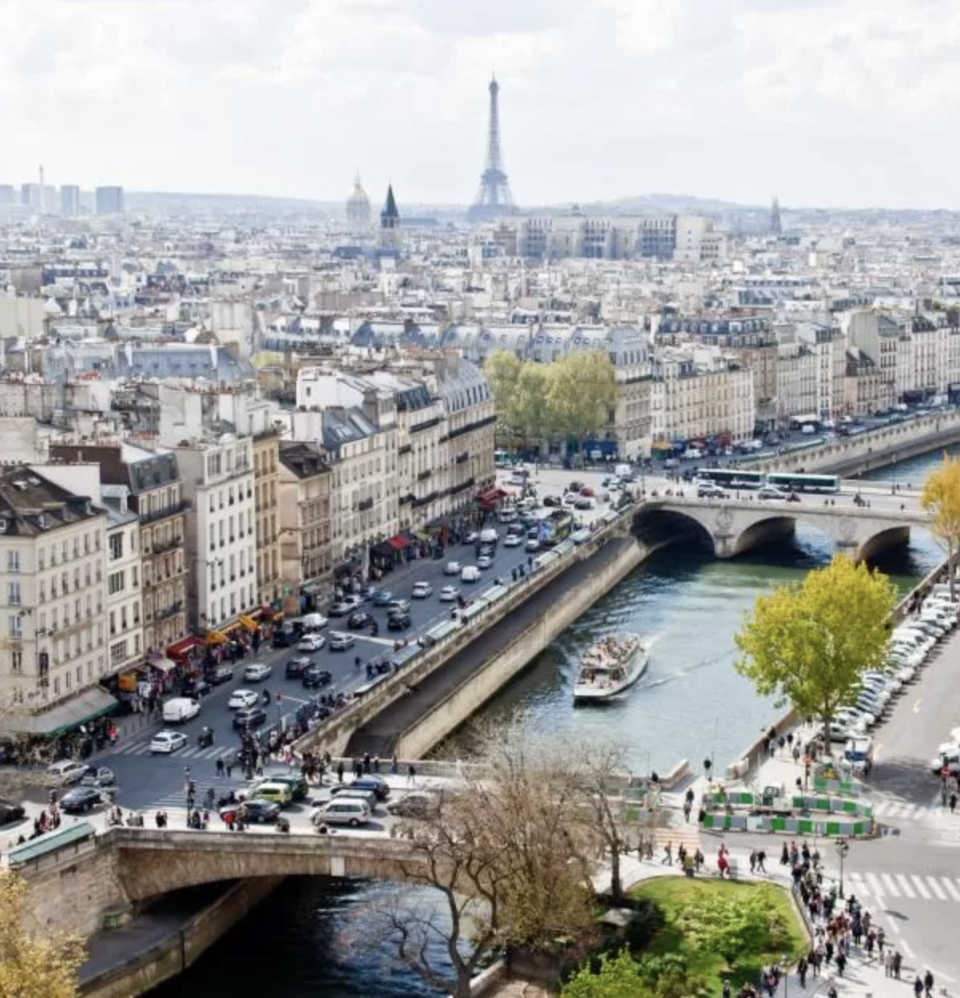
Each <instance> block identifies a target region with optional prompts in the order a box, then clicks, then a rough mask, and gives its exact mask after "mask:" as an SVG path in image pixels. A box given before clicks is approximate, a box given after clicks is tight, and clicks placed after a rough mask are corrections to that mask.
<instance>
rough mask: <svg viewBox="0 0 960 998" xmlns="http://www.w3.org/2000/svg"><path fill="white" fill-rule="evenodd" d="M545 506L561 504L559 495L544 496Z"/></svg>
mask: <svg viewBox="0 0 960 998" xmlns="http://www.w3.org/2000/svg"><path fill="white" fill-rule="evenodd" d="M543 505H544V506H559V505H560V497H559V496H544V497H543Z"/></svg>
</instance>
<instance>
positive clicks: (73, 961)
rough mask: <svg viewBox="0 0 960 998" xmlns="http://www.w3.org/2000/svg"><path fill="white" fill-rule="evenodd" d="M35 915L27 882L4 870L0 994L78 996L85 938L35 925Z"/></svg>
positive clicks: (14, 997) (0, 997)
mask: <svg viewBox="0 0 960 998" xmlns="http://www.w3.org/2000/svg"><path fill="white" fill-rule="evenodd" d="M31 917H32V916H31V911H30V895H29V889H28V887H27V884H26V881H24V879H23V878H22V877H19V876H17V874H15V873H0V998H76V996H77V995H79V994H80V989H79V986H78V981H77V972H78V970H79V969H80V965H81V964H82V963H83V960H84V950H83V943H82V941H81V939H80V938H79V937H77V936H72V935H66V934H63V933H48V932H45V931H44V930H43V929H42V928H37V929H33V928H32V926H31V924H30V923H31Z"/></svg>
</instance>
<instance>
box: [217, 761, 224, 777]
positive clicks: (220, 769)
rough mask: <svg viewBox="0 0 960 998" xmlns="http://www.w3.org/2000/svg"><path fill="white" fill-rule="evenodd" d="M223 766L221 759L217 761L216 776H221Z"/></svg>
mask: <svg viewBox="0 0 960 998" xmlns="http://www.w3.org/2000/svg"><path fill="white" fill-rule="evenodd" d="M223 770H224V764H223V759H222V758H221V759H217V776H223Z"/></svg>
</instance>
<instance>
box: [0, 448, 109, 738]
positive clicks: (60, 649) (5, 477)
mask: <svg viewBox="0 0 960 998" xmlns="http://www.w3.org/2000/svg"><path fill="white" fill-rule="evenodd" d="M106 530H107V513H106V512H105V511H104V510H103V509H99V508H97V507H95V506H94V505H93V504H92V502H91V500H90V497H88V496H85V495H76V494H74V493H72V492H70V491H68V490H67V489H65V488H62V487H61V486H60V485H58V484H56V483H55V482H53V481H51V480H50V479H48V478H46V477H45V476H43V475H41V474H40V473H38V472H37V471H35V470H33V469H31V468H28V467H25V466H15V467H5V468H2V469H0V600H2V604H0V605H2V610H0V616H2V617H4V618H5V619H4V620H3V621H2V623H0V698H2V700H0V715H2V718H0V726H2V728H3V729H4V730H5V731H6V732H8V733H20V734H37V735H43V734H53V733H55V732H57V731H59V730H61V729H63V728H67V727H71V726H75V725H76V724H79V723H82V722H83V721H84V720H86V719H89V718H92V717H95V716H97V715H98V714H100V713H103V712H104V711H105V710H107V709H109V708H111V707H112V706H113V705H114V700H113V698H112V697H111V696H109V694H107V693H106V692H105V691H103V690H101V689H100V688H99V686H98V682H99V681H100V680H101V679H103V678H104V677H105V676H106V675H107V674H108V673H109V671H110V666H109V662H108V660H107V657H106V633H105V627H104V608H105V605H106V579H105V570H104V565H105V552H106Z"/></svg>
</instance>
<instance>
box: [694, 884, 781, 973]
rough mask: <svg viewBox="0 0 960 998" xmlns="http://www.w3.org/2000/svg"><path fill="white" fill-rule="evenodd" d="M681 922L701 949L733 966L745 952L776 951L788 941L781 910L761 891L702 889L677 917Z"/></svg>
mask: <svg viewBox="0 0 960 998" xmlns="http://www.w3.org/2000/svg"><path fill="white" fill-rule="evenodd" d="M680 925H681V927H682V928H683V930H684V932H685V933H686V934H687V936H688V937H689V938H690V939H691V940H692V941H693V942H694V943H695V944H696V946H697V947H698V948H700V949H705V950H708V951H709V952H711V953H716V954H718V955H719V956H722V957H723V959H724V960H726V962H727V965H728V966H733V964H734V963H736V961H737V959H738V958H740V957H742V956H743V954H744V953H760V952H769V951H771V950H775V949H777V948H778V947H781V946H783V945H784V944H786V943H787V942H789V932H788V930H787V926H786V924H785V923H784V921H783V919H782V916H781V914H780V912H779V911H778V910H777V909H776V908H775V907H773V906H771V905H770V904H768V903H767V899H766V896H765V895H764V894H763V893H761V892H760V891H738V892H736V893H729V894H728V893H717V892H713V891H709V892H708V891H704V892H703V893H701V894H699V895H698V896H697V897H695V898H694V899H693V900H692V901H691V902H690V904H689V905H687V907H686V908H685V910H684V912H683V914H682V915H681V916H680Z"/></svg>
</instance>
